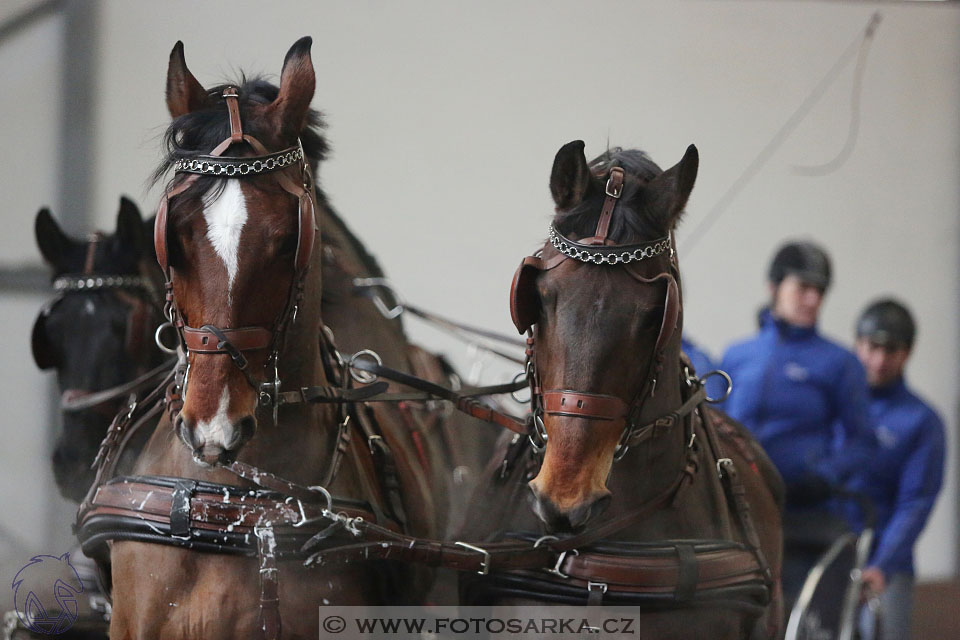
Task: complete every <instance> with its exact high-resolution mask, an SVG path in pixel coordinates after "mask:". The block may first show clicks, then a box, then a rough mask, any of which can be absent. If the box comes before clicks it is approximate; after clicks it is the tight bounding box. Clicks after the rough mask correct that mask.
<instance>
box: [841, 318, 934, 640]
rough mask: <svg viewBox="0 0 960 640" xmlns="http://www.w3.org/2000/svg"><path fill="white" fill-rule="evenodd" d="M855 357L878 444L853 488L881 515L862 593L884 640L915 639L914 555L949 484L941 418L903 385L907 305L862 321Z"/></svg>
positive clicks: (866, 619) (909, 328) (868, 632)
mask: <svg viewBox="0 0 960 640" xmlns="http://www.w3.org/2000/svg"><path fill="white" fill-rule="evenodd" d="M856 333H857V342H856V351H857V356H858V357H859V358H860V362H862V363H863V366H864V367H865V368H866V370H867V382H868V383H869V385H870V415H871V417H872V422H873V427H874V430H875V433H876V435H877V442H878V444H879V447H878V450H877V453H876V454H875V456H874V458H873V460H872V462H871V464H870V465H869V466H865V467H863V468H861V469H860V470H859V472H858V473H856V474H854V476H853V478H852V479H851V482H850V488H851V489H853V490H855V491H859V492H861V493H864V494H866V495H867V496H869V497H870V498H871V499H872V500H873V504H874V508H875V509H876V524H875V538H874V546H873V549H872V552H871V556H870V560H869V562H868V566H867V568H865V569H864V570H863V574H862V578H863V582H864V586H865V588H866V589H867V590H869V591H870V592H872V593H873V594H876V595H879V596H880V613H879V614H880V619H881V624H880V637H881V638H883V639H887V638H897V639H898V640H903V639H906V638H908V637H909V636H910V613H911V609H912V605H913V579H914V566H913V547H914V544H915V543H916V541H917V538H918V537H919V536H920V532H921V531H923V527H924V525H926V523H927V518H928V517H929V516H930V511H931V510H932V509H933V504H934V502H936V499H937V494H938V493H939V491H940V487H941V485H942V484H943V464H944V463H943V461H944V428H943V422H942V421H941V420H940V417H939V416H938V415H937V413H936V412H935V411H934V410H933V409H932V408H930V406H929V405H928V404H927V403H925V402H924V401H923V400H921V399H920V398H918V397H917V396H916V394H914V393H913V391H911V389H910V388H909V387H908V386H907V383H906V381H905V380H904V375H903V374H904V368H905V367H906V364H907V360H908V359H909V358H910V352H911V349H912V348H913V342H914V338H915V336H916V325H915V323H914V321H913V317H912V316H911V314H910V312H909V310H907V308H906V307H905V306H904V305H902V304H901V303H899V302H897V301H895V300H891V299H883V300H878V301H876V302H874V303H872V304H870V305H869V306H868V307H867V308H866V309H865V310H864V311H863V313H862V314H861V315H860V318H859V320H858V321H857V328H856ZM873 631H874V619H873V617H872V616H870V615H868V614H866V612H865V613H864V615H863V616H861V634H862V635H863V637H865V638H873V637H874V633H873Z"/></svg>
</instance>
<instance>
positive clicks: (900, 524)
mask: <svg viewBox="0 0 960 640" xmlns="http://www.w3.org/2000/svg"><path fill="white" fill-rule="evenodd" d="M943 460H944V435H943V423H941V422H940V419H939V418H938V417H937V416H936V415H934V414H930V416H929V417H928V418H927V420H926V423H925V424H924V429H923V432H922V433H921V434H920V438H919V440H918V442H917V443H916V447H915V448H914V450H913V451H912V452H911V453H910V455H909V457H908V458H907V460H906V463H905V464H904V466H903V472H902V473H901V475H900V487H899V489H898V490H897V500H896V503H895V505H894V509H893V515H892V516H891V518H890V521H889V522H888V523H887V526H886V527H885V528H884V531H883V534H882V535H881V537H880V539H879V541H878V542H877V548H876V551H874V554H873V557H872V558H871V559H870V566H874V567H877V568H879V569H880V570H881V571H883V573H884V575H885V576H887V577H888V578H889V571H890V568H891V565H893V564H894V563H895V562H896V561H897V560H902V559H903V558H904V557H908V556H909V554H910V553H911V552H912V549H913V545H914V544H915V543H916V541H917V538H918V537H920V533H921V532H922V531H923V527H924V526H925V525H926V524H927V519H928V518H929V516H930V511H931V510H933V504H934V502H936V499H937V494H938V493H939V492H940V487H941V486H942V485H943Z"/></svg>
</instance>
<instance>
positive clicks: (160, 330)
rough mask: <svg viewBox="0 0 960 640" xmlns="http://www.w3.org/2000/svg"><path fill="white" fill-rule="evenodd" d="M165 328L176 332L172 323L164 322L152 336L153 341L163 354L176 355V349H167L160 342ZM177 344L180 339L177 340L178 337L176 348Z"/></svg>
mask: <svg viewBox="0 0 960 640" xmlns="http://www.w3.org/2000/svg"><path fill="white" fill-rule="evenodd" d="M167 328H170V329H174V331H176V328H175V327H174V326H173V323H172V322H169V321H168V322H164V323H163V324H161V325H160V326H159V327H157V330H156V332H155V333H154V334H153V341H154V342H156V343H157V347H159V349H160V351H163V352H164V353H176V352H177V347H172V348H171V347H168V346H167V345H165V344H163V340H162V338H161V336H162V335H163V330H164V329H167ZM179 342H180V339H179V337H178V338H177V343H178V346H179Z"/></svg>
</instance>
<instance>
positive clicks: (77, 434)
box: [31, 198, 164, 502]
mask: <svg viewBox="0 0 960 640" xmlns="http://www.w3.org/2000/svg"><path fill="white" fill-rule="evenodd" d="M34 226H35V234H36V240H37V246H38V247H39V249H40V253H41V255H42V256H43V259H44V261H45V262H46V263H47V265H48V266H49V267H50V269H51V279H52V281H53V285H54V291H55V292H56V297H55V298H54V299H53V300H52V301H50V302H48V303H47V304H46V305H44V307H43V309H42V310H41V312H40V314H39V316H38V317H37V320H36V322H35V323H34V326H33V333H32V336H31V346H32V350H33V357H34V360H35V362H36V364H37V366H38V367H40V368H41V369H54V370H55V371H56V373H57V383H58V385H59V387H60V393H61V397H62V401H61V409H62V410H63V411H62V414H61V415H62V418H63V426H62V429H61V431H60V435H59V436H58V437H57V444H56V446H55V448H54V452H53V460H52V462H53V472H54V477H55V478H56V482H57V486H58V487H59V489H60V492H61V493H62V494H63V495H64V497H66V498H68V499H70V500H74V501H76V502H80V500H81V499H82V498H83V496H84V494H85V493H86V491H87V488H88V487H89V486H90V483H91V482H92V481H93V471H92V470H91V468H90V464H91V463H92V462H93V459H94V456H95V455H96V453H97V449H98V448H99V446H100V441H101V440H103V436H104V434H105V433H106V431H107V426H108V425H109V424H110V421H111V419H112V418H113V416H114V415H115V414H116V413H117V411H118V410H119V409H120V407H121V406H125V405H126V403H127V402H128V401H129V398H130V395H131V393H135V392H137V391H138V389H136V388H130V387H128V386H127V385H128V383H130V382H131V381H134V380H135V379H137V378H138V377H139V376H142V375H144V374H147V373H148V372H149V371H151V370H154V371H155V370H156V369H157V368H158V367H159V366H161V365H162V363H163V361H164V356H163V354H162V353H161V351H160V350H159V349H158V348H157V347H156V345H155V344H154V339H153V333H154V330H155V329H156V328H157V326H158V325H159V324H160V323H161V322H162V321H163V316H162V308H163V303H162V301H161V299H160V295H161V291H162V280H161V278H160V270H159V269H158V268H157V264H156V257H155V256H154V254H153V247H152V243H151V242H150V238H151V234H150V233H149V232H148V231H147V227H146V225H145V224H144V221H143V219H142V217H141V215H140V211H139V209H138V208H137V205H136V204H134V203H133V202H132V201H131V200H130V199H128V198H121V199H120V210H119V212H118V214H117V228H116V231H115V232H114V233H113V234H109V235H108V234H99V233H97V234H93V235H91V236H90V237H89V238H86V239H84V240H79V239H75V238H71V237H70V236H69V235H67V234H66V233H64V232H63V230H62V229H61V228H60V226H59V225H58V224H57V221H56V220H55V219H54V217H53V216H52V215H51V213H50V211H49V210H48V209H41V210H40V211H39V213H37V217H36V222H35V225H34ZM150 226H151V228H152V221H151V224H150ZM151 381H153V380H151V379H145V380H144V383H145V384H147V383H150V382H151ZM154 382H155V381H154ZM111 390H113V391H115V393H110V391H111Z"/></svg>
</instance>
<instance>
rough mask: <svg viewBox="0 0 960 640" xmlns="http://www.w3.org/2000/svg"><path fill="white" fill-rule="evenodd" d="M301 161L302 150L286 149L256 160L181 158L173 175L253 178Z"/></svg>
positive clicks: (174, 166)
mask: <svg viewBox="0 0 960 640" xmlns="http://www.w3.org/2000/svg"><path fill="white" fill-rule="evenodd" d="M302 160H303V149H302V148H301V147H299V146H296V147H288V148H286V149H283V150H281V151H276V152H274V153H270V154H267V155H262V156H257V157H256V158H238V157H224V156H197V157H196V158H181V159H179V160H177V161H176V162H175V163H174V164H173V171H174V173H198V174H201V175H205V176H226V177H228V178H229V177H235V176H254V175H257V174H261V173H269V172H271V171H276V170H278V169H283V168H284V167H289V166H290V165H292V164H294V163H296V162H300V161H302Z"/></svg>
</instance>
